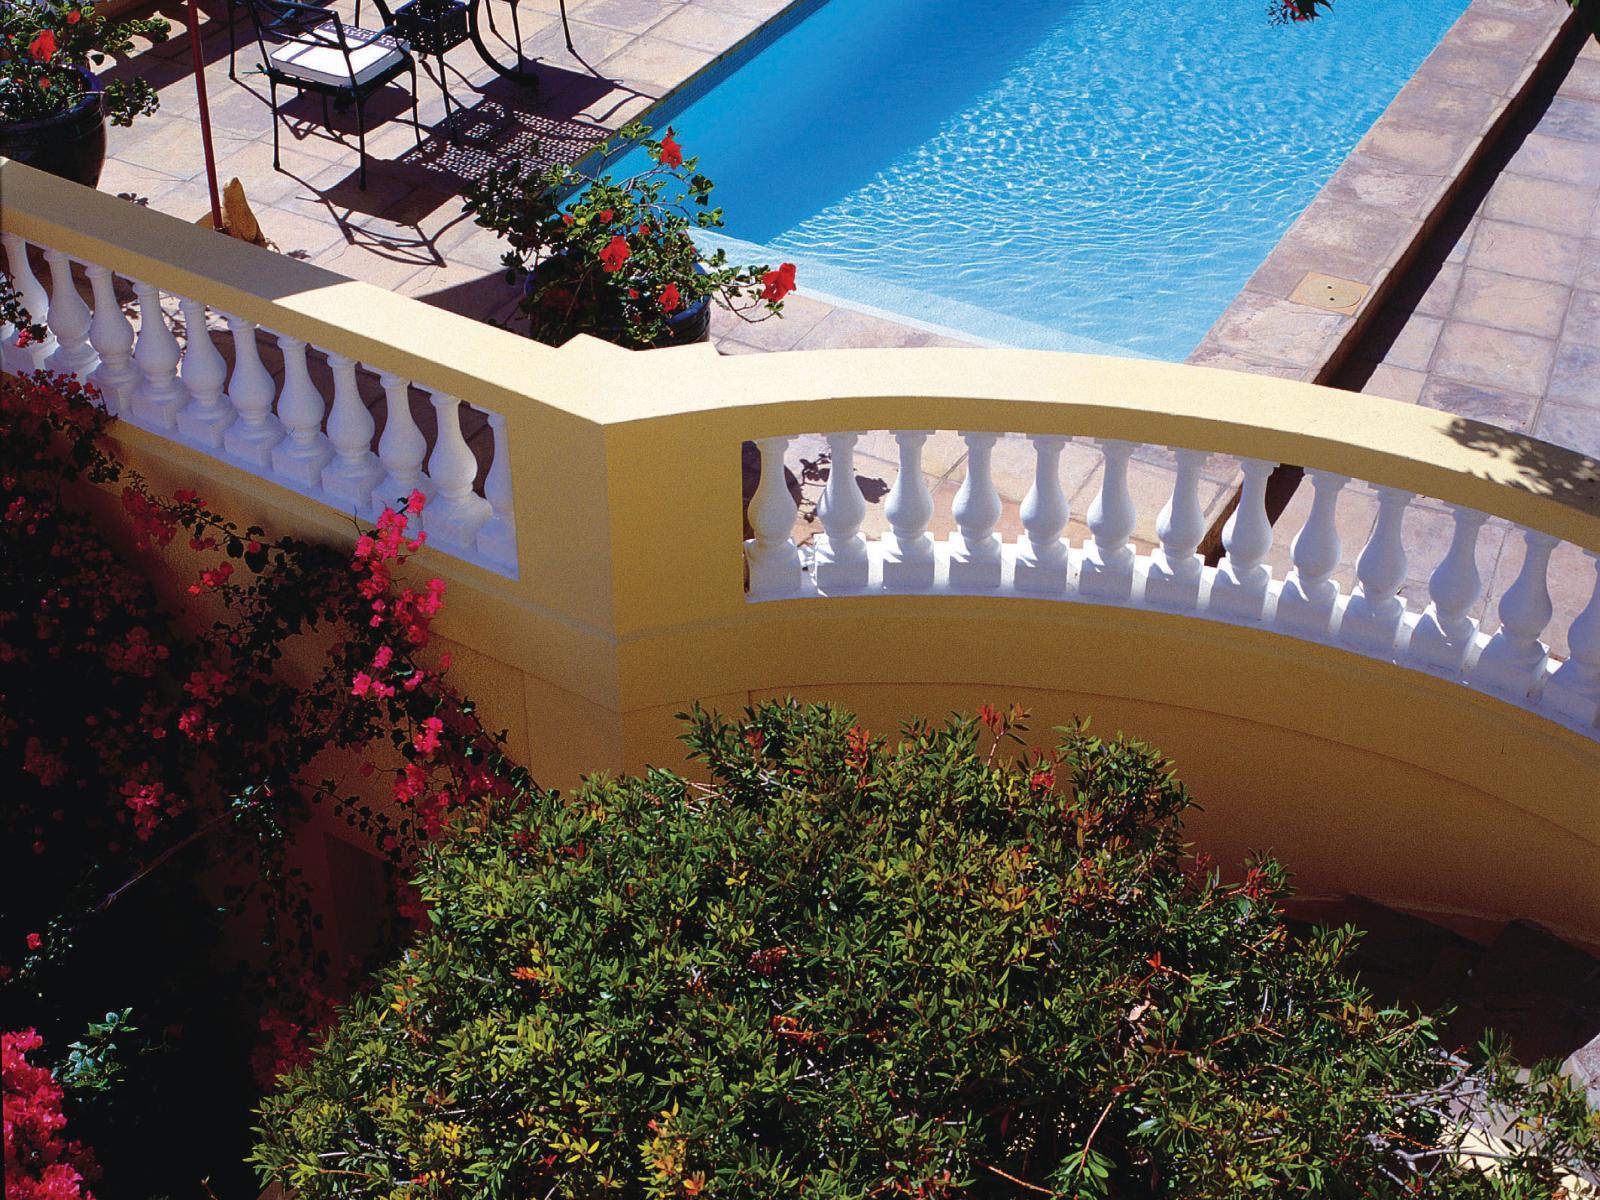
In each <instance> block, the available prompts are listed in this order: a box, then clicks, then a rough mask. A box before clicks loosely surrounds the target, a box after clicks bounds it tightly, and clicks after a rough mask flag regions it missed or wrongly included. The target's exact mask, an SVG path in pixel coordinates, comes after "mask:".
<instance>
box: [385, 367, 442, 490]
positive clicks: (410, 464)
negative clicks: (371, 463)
mask: <svg viewBox="0 0 1600 1200" xmlns="http://www.w3.org/2000/svg"><path fill="white" fill-rule="evenodd" d="M378 378H379V380H380V381H381V382H382V383H383V395H384V401H385V405H384V411H385V413H386V415H385V417H384V420H383V436H382V437H380V438H379V439H378V459H379V461H380V462H382V463H383V469H384V472H385V473H384V476H383V478H382V479H380V480H379V481H378V483H377V486H376V487H374V488H373V489H372V512H373V515H377V514H378V513H379V512H381V511H382V510H383V509H385V508H394V509H398V508H399V507H400V506H401V505H402V504H403V503H404V502H405V499H406V497H407V496H409V495H411V493H412V492H413V491H420V492H421V493H422V494H423V495H424V496H429V495H431V494H432V492H433V484H432V482H431V481H430V480H427V479H425V478H423V475H422V459H423V456H424V455H426V454H427V452H428V443H427V441H426V439H424V438H423V436H422V430H420V429H418V428H417V422H416V418H414V417H413V416H412V415H411V385H410V384H409V383H408V382H407V381H406V380H404V379H401V378H400V377H399V376H398V375H391V374H389V373H388V372H387V371H385V372H383V374H381V375H380V376H379V377H378Z"/></svg>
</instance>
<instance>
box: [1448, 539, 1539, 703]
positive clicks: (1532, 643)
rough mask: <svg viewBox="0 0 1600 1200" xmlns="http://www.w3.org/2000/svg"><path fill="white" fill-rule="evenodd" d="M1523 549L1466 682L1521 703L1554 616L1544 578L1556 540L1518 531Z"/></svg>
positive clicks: (1533, 679) (1532, 680) (1535, 674)
mask: <svg viewBox="0 0 1600 1200" xmlns="http://www.w3.org/2000/svg"><path fill="white" fill-rule="evenodd" d="M1522 541H1523V543H1524V545H1525V546H1526V547H1527V549H1526V551H1525V553H1524V555H1523V559H1522V570H1521V571H1519V572H1518V573H1517V578H1516V579H1515V580H1514V581H1513V582H1512V584H1511V586H1510V587H1509V588H1507V589H1506V594H1505V595H1504V596H1501V597H1500V630H1499V632H1498V633H1496V634H1495V635H1494V637H1492V638H1490V639H1489V644H1488V645H1487V646H1485V647H1484V648H1483V653H1481V654H1480V655H1478V661H1477V663H1476V665H1475V666H1474V667H1473V668H1472V671H1471V673H1470V674H1469V675H1468V677H1467V678H1468V681H1469V682H1470V683H1471V684H1472V685H1473V686H1474V687H1479V688H1482V689H1484V690H1485V691H1490V692H1495V693H1497V694H1498V695H1501V696H1504V697H1505V698H1506V699H1508V700H1514V701H1518V702H1521V701H1523V700H1526V699H1527V697H1528V693H1529V692H1531V691H1532V690H1533V685H1534V684H1535V683H1537V682H1538V681H1539V679H1540V676H1541V675H1542V674H1543V673H1544V664H1545V659H1546V658H1547V657H1549V653H1550V650H1549V647H1547V646H1546V645H1545V644H1544V643H1543V642H1542V641H1540V640H1539V635H1540V634H1541V633H1543V632H1544V627H1545V626H1546V625H1548V624H1549V623H1550V617H1551V615H1552V613H1553V612H1554V609H1553V607H1552V606H1551V604H1550V587H1549V583H1548V582H1547V578H1546V577H1547V575H1548V574H1549V570H1550V553H1551V551H1553V550H1554V549H1555V548H1556V539H1555V538H1553V537H1551V536H1550V535H1549V534H1547V533H1539V532H1536V531H1535V530H1532V529H1524V530H1523V531H1522Z"/></svg>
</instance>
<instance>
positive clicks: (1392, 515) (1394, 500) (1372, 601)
mask: <svg viewBox="0 0 1600 1200" xmlns="http://www.w3.org/2000/svg"><path fill="white" fill-rule="evenodd" d="M1412 495H1413V493H1411V492H1407V491H1402V490H1401V489H1400V488H1392V487H1380V488H1378V523H1377V524H1376V525H1375V526H1374V527H1373V530H1372V536H1371V537H1370V538H1368V539H1367V544H1366V545H1365V546H1364V547H1362V550H1361V557H1360V558H1358V559H1356V578H1357V579H1358V580H1359V581H1360V582H1358V583H1357V584H1356V590H1355V594H1354V595H1352V596H1351V597H1350V602H1349V603H1348V604H1346V605H1345V609H1344V617H1343V619H1342V620H1341V621H1340V623H1339V640H1340V641H1341V642H1343V643H1344V644H1345V645H1347V646H1351V647H1354V648H1355V649H1357V650H1360V651H1362V652H1363V653H1366V654H1375V655H1377V656H1378V657H1379V658H1392V657H1393V656H1394V653H1395V639H1396V638H1398V637H1399V636H1400V625H1401V622H1402V621H1404V620H1405V615H1406V606H1405V603H1404V602H1403V601H1402V600H1401V599H1400V596H1399V594H1398V593H1399V591H1400V585H1401V584H1402V583H1404V582H1405V581H1406V545H1405V516H1406V508H1407V507H1408V506H1409V505H1410V504H1411V498H1412Z"/></svg>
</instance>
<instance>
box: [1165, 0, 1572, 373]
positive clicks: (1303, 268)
mask: <svg viewBox="0 0 1600 1200" xmlns="http://www.w3.org/2000/svg"><path fill="white" fill-rule="evenodd" d="M1583 32H1584V31H1583V29H1582V27H1581V25H1580V24H1579V22H1578V18H1577V14H1576V13H1575V12H1574V10H1573V9H1572V8H1570V7H1569V6H1568V5H1567V3H1566V2H1565V0H1472V3H1471V4H1469V5H1468V6H1467V9H1466V11H1465V12H1464V13H1462V15H1461V17H1460V18H1459V19H1458V20H1457V21H1456V22H1455V24H1454V25H1452V26H1451V27H1450V29H1449V30H1448V31H1446V33H1445V35H1444V37H1443V38H1441V39H1440V41H1439V44H1438V46H1436V47H1435V48H1434V50H1433V52H1432V53H1431V54H1429V56H1428V57H1427V58H1426V59H1424V60H1423V63H1422V65H1421V66H1420V67H1418V68H1417V71H1416V73H1415V74H1414V75H1413V76H1412V77H1411V79H1410V80H1409V81H1408V82H1407V83H1406V85H1405V87H1404V88H1402V89H1401V91H1400V93H1399V95H1397V96H1396V97H1395V99H1394V101H1393V102H1392V103H1391V104H1390V105H1389V107H1388V108H1387V109H1385V110H1384V112H1383V113H1382V115H1380V116H1379V118H1378V119H1377V121H1376V122H1374V123H1373V125H1372V128H1371V129H1369V130H1368V131H1367V133H1366V134H1365V136H1363V137H1362V139H1361V141H1360V142H1358V143H1357V144H1356V148H1355V149H1354V150H1352V151H1351V152H1350V155H1349V157H1347V158H1346V159H1345V161H1344V163H1342V164H1341V165H1340V167H1339V170H1338V171H1337V172H1335V173H1334V176H1333V178H1331V179H1330V180H1329V181H1328V183H1327V184H1326V185H1325V186H1324V187H1323V188H1322V190H1321V191H1320V192H1318V193H1317V195H1316V197H1315V198H1314V199H1313V200H1312V201H1311V203H1310V204H1309V205H1307V206H1306V208H1305V210H1304V211H1303V212H1302V213H1301V215H1300V217H1299V218H1298V219H1296V221H1295V223H1294V225H1292V226H1291V227H1290V229H1289V231H1288V232H1287V233H1286V234H1284V236H1283V237H1282V238H1281V239H1280V240H1279V241H1278V243H1277V245H1276V246H1274V247H1273V249H1272V251H1271V252H1270V253H1269V254H1268V255H1267V257H1266V259H1264V260H1263V261H1262V263H1261V265H1260V266H1259V267H1258V268H1257V269H1256V271H1255V273H1254V274H1253V275H1251V277H1250V279H1249V281H1248V282H1246V284H1245V286H1244V288H1243V289H1241V290H1240V292H1239V293H1238V295H1237V296H1235V297H1234V299H1233V300H1232V301H1231V302H1230V303H1229V305H1228V307H1227V308H1226V309H1225V310H1224V311H1223V313H1222V315H1221V316H1220V317H1218V318H1217V320H1216V322H1215V323H1214V324H1213V325H1212V327H1211V329H1210V331H1209V332H1208V333H1207V334H1206V336H1205V337H1204V338H1202V339H1201V340H1200V343H1199V344H1198V345H1197V346H1196V347H1195V348H1194V350H1193V351H1191V352H1190V354H1189V356H1188V359H1187V360H1186V361H1187V362H1189V363H1191V364H1194V365H1198V366H1212V367H1221V368H1227V369H1231V370H1237V371H1250V372H1254V373H1257V374H1265V375H1274V376H1278V377H1281V378H1285V379H1297V380H1301V381H1304V382H1309V383H1324V384H1325V383H1328V382H1330V381H1331V379H1332V377H1333V376H1334V374H1335V373H1336V372H1337V371H1338V370H1339V368H1340V367H1341V366H1342V365H1343V364H1344V362H1345V361H1346V360H1347V358H1348V357H1349V355H1350V354H1351V352H1352V351H1353V350H1354V348H1355V346H1356V345H1357V344H1358V342H1359V340H1360V338H1361V335H1362V334H1363V333H1364V332H1365V331H1366V330H1367V329H1368V327H1369V326H1370V324H1371V322H1372V321H1373V320H1374V319H1375V318H1376V316H1377V314H1378V313H1380V312H1382V310H1383V309H1384V307H1385V305H1386V302H1387V301H1389V300H1390V299H1392V297H1393V295H1394V293H1395V292H1396V291H1397V290H1398V288H1399V286H1400V284H1401V282H1402V281H1403V280H1404V278H1405V276H1406V274H1407V271H1408V269H1409V267H1410V266H1411V265H1412V264H1413V262H1414V261H1415V260H1416V258H1417V256H1418V254H1419V253H1420V251H1421V248H1422V246H1423V245H1424V244H1425V243H1426V242H1427V240H1428V238H1429V237H1430V236H1431V235H1432V234H1433V233H1434V232H1436V231H1437V230H1438V228H1439V227H1440V225H1441V224H1442V223H1443V222H1444V221H1445V220H1446V219H1447V218H1448V216H1449V215H1450V213H1451V210H1452V207H1453V206H1454V204H1455V202H1456V200H1457V198H1458V197H1459V196H1460V195H1461V193H1462V192H1463V191H1464V190H1465V188H1466V187H1467V186H1468V181H1469V180H1470V179H1471V177H1472V175H1473V172H1474V170H1475V168H1476V167H1477V166H1478V165H1479V164H1480V163H1481V162H1482V161H1483V159H1484V157H1485V156H1486V155H1487V154H1488V153H1490V152H1491V151H1492V150H1493V148H1494V146H1495V145H1496V143H1497V142H1498V141H1499V140H1500V137H1501V135H1502V134H1503V133H1504V132H1505V130H1506V127H1507V126H1508V125H1509V124H1510V122H1511V121H1512V119H1513V118H1514V117H1515V116H1516V114H1517V112H1518V110H1519V109H1520V108H1521V107H1522V105H1523V103H1524V102H1525V101H1526V98H1527V96H1528V95H1529V93H1530V92H1531V91H1532V89H1533V87H1534V84H1535V83H1536V82H1537V81H1538V80H1539V79H1540V77H1541V76H1542V74H1543V72H1544V71H1545V69H1546V68H1547V66H1548V65H1549V64H1550V63H1552V62H1553V61H1554V60H1556V59H1558V58H1559V57H1560V55H1561V51H1562V50H1563V48H1564V44H1565V42H1566V40H1567V39H1568V38H1570V37H1572V36H1573V35H1574V34H1576V35H1578V36H1583ZM1475 110H1476V111H1475ZM1308 276H1323V277H1328V278H1331V280H1333V281H1335V282H1336V283H1337V284H1338V285H1340V287H1341V288H1342V287H1343V286H1344V285H1347V284H1350V285H1354V286H1355V288H1356V289H1357V290H1359V289H1365V291H1364V292H1363V293H1362V294H1361V295H1360V296H1359V298H1358V299H1357V300H1356V302H1355V303H1354V304H1348V303H1347V304H1346V306H1345V307H1344V308H1342V309H1335V308H1331V307H1328V306H1325V305H1319V304H1311V303H1307V302H1306V301H1305V299H1304V297H1305V296H1306V295H1307V291H1306V290H1302V289H1303V288H1306V287H1307V285H1311V286H1312V288H1313V290H1314V289H1315V288H1316V286H1317V285H1320V284H1321V283H1322V280H1317V279H1308ZM1322 291H1323V292H1324V293H1325V294H1328V295H1329V303H1330V304H1331V303H1332V302H1334V301H1337V300H1340V299H1344V298H1346V297H1342V296H1340V295H1339V294H1337V292H1332V293H1330V292H1329V290H1328V289H1327V288H1323V289H1322ZM1297 292H1298V293H1299V296H1300V297H1301V298H1298V299H1297V298H1296V293H1297Z"/></svg>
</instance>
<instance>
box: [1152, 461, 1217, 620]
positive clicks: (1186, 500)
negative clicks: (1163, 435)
mask: <svg viewBox="0 0 1600 1200" xmlns="http://www.w3.org/2000/svg"><path fill="white" fill-rule="evenodd" d="M1176 454H1177V459H1178V469H1177V475H1176V477H1175V478H1174V479H1173V481H1172V495H1171V496H1169V497H1168V498H1167V502H1166V504H1165V505H1164V506H1163V507H1162V509H1161V515H1160V516H1158V517H1157V518H1156V536H1157V537H1159V538H1160V539H1161V545H1160V546H1159V547H1157V548H1156V550H1155V552H1154V553H1153V554H1151V556H1150V561H1149V563H1148V565H1147V566H1145V568H1144V571H1145V580H1144V602H1145V603H1146V604H1149V605H1153V606H1154V607H1156V608H1171V609H1177V610H1179V611H1187V610H1189V609H1193V608H1194V607H1195V606H1196V605H1197V604H1198V603H1199V602H1200V581H1201V580H1202V579H1203V578H1204V577H1205V563H1204V562H1203V561H1201V558H1200V556H1199V555H1198V554H1196V553H1195V547H1197V546H1199V545H1200V539H1201V538H1203V537H1205V534H1206V520H1205V513H1204V511H1203V510H1202V509H1201V507H1200V471H1201V469H1202V468H1203V467H1204V466H1205V465H1206V459H1207V458H1209V457H1210V455H1208V454H1207V453H1206V452H1205V451H1204V450H1179V451H1177V452H1176Z"/></svg>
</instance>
